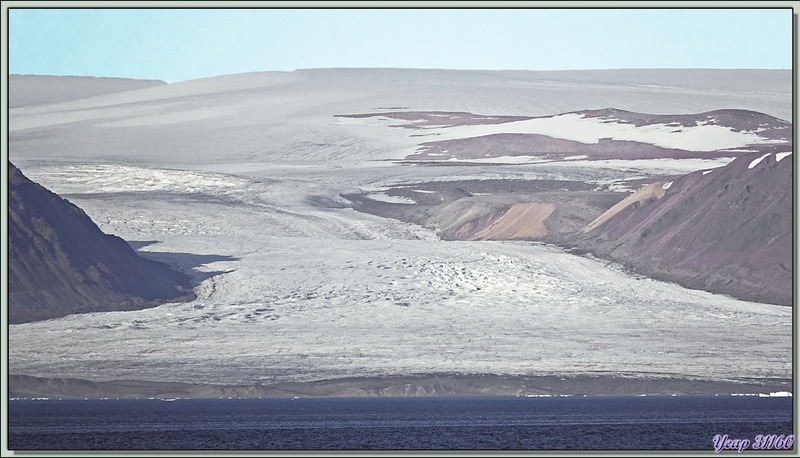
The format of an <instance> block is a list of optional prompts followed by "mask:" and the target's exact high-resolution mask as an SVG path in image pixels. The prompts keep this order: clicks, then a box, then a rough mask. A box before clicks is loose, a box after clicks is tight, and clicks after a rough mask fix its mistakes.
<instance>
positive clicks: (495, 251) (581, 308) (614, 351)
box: [9, 71, 792, 385]
mask: <svg viewBox="0 0 800 458" xmlns="http://www.w3.org/2000/svg"><path fill="white" fill-rule="evenodd" d="M387 72H388V71H387ZM387 72H379V73H378V74H377V76H376V75H371V76H370V75H365V74H362V73H358V72H357V71H352V72H346V71H339V72H336V71H331V72H329V73H327V74H326V73H325V72H323V71H307V72H290V73H285V74H283V73H281V74H269V73H267V74H245V75H235V76H230V77H221V78H212V79H208V80H198V81H190V82H184V83H173V84H170V85H166V86H161V87H156V88H151V89H145V90H139V91H132V92H127V93H120V94H112V95H108V96H101V97H95V98H92V99H85V100H82V101H75V102H68V103H63V104H58V105H46V106H37V107H23V108H17V109H13V110H11V116H10V129H11V143H10V159H11V161H12V162H14V163H15V164H16V165H18V166H19V167H20V168H21V170H22V171H23V173H25V174H26V175H27V176H28V177H30V178H31V179H32V180H34V181H37V182H39V183H40V184H42V185H43V186H45V187H47V188H48V189H50V190H52V191H54V192H56V193H59V194H60V195H61V196H62V197H65V198H67V199H69V200H70V201H71V202H73V203H75V204H76V205H78V206H80V207H81V208H82V209H84V210H85V211H86V213H87V214H88V215H89V216H90V217H91V218H92V219H93V220H94V221H95V222H96V223H97V224H98V226H99V227H100V228H101V229H102V230H103V231H105V232H107V233H112V234H115V235H118V236H120V237H122V238H124V239H125V240H127V241H129V243H131V245H132V246H134V248H136V249H138V250H139V252H140V253H141V254H142V255H143V256H145V257H148V258H151V259H156V260H159V261H162V262H165V263H167V264H170V265H172V266H174V267H176V268H177V269H180V270H183V271H186V272H188V273H190V274H191V275H193V276H194V278H195V279H196V280H197V281H198V283H199V284H198V286H197V294H198V299H197V300H196V301H193V302H189V303H171V304H164V305H161V306H159V307H155V308H152V309H147V310H140V311H131V312H108V313H91V314H82V315H73V316H68V317H65V318H60V319H54V320H48V321H43V322H38V323H28V324H18V325H12V326H10V332H9V368H10V372H11V373H12V374H28V375H34V376H43V377H74V378H83V379H90V380H98V381H101V380H119V379H140V380H158V381H184V382H202V383H219V384H231V385H245V384H255V383H269V382H277V381H313V380H324V379H331V378H338V377H358V376H382V375H407V374H423V373H442V372H447V373H464V374H481V373H487V374H520V375H558V374H574V375H577V374H592V373H603V374H611V375H615V374H620V375H628V376H630V375H634V376H642V377H656V376H670V377H686V378H697V379H707V380H733V381H737V380H748V379H760V378H790V377H791V363H792V311H791V308H789V307H780V306H774V305H770V304H759V303H752V302H745V301H740V300H736V299H732V298H729V297H725V296H721V295H715V294H711V293H707V292H704V291H696V290H689V289H685V288H682V287H680V286H677V285H674V284H669V283H664V282H658V281H654V280H651V279H647V278H642V277H637V276H633V275H630V274H627V273H625V272H624V271H622V270H621V269H619V268H617V267H615V266H613V265H609V264H608V263H607V262H605V261H602V260H596V259H591V258H587V257H579V256H575V255H572V254H569V253H566V252H564V251H563V250H561V249H558V248H556V247H552V246H545V245H542V244H539V243H535V242H521V241H515V242H487V241H479V242H457V241H442V240H439V239H438V237H437V235H436V234H435V232H434V231H432V230H430V229H426V228H422V227H419V226H415V225H411V224H407V223H403V222H400V221H396V220H391V219H384V218H380V217H377V216H372V215H369V214H365V213H359V212H356V211H355V210H353V209H352V208H348V206H347V205H348V203H347V201H346V200H344V199H343V198H342V197H340V194H343V193H344V194H346V193H356V192H366V193H372V194H371V195H372V196H374V199H376V200H381V199H384V200H385V199H387V198H391V199H395V200H392V202H396V203H398V204H403V202H404V201H403V200H402V199H399V200H397V197H392V196H387V195H386V194H382V193H383V191H385V190H386V189H387V188H388V187H389V186H390V185H395V184H402V183H415V182H423V181H426V182H427V181H447V180H475V179H489V178H493V179H497V178H509V179H511V178H513V179H556V180H558V179H561V180H581V181H586V182H591V183H595V184H596V185H597V186H598V188H599V189H612V190H619V189H625V186H624V185H625V181H626V180H630V179H634V178H642V177H647V176H650V175H652V176H656V175H664V174H679V173H687V172H690V171H694V170H700V169H708V168H712V167H716V166H720V165H723V164H724V163H726V160H725V159H724V158H723V159H719V158H716V159H708V160H703V159H692V160H684V161H680V160H664V161H659V160H643V161H625V160H618V161H595V162H591V161H583V160H581V159H580V158H576V160H570V161H564V162H559V163H549V162H537V161H532V162H530V163H525V162H524V161H523V162H522V163H509V164H505V165H503V164H498V163H497V162H498V161H493V162H494V163H492V164H484V165H480V166H476V165H452V166H446V167H445V166H440V167H423V166H417V165H412V164H403V163H399V162H397V161H399V160H401V159H403V158H404V157H405V156H406V155H408V154H412V153H413V152H414V151H415V150H416V148H417V147H418V145H419V144H420V143H422V142H424V141H431V140H432V139H443V138H464V137H469V136H473V135H484V134H485V133H486V132H487V131H488V130H491V131H492V132H506V131H509V130H508V129H506V130H503V126H502V124H501V125H494V126H488V127H487V126H485V125H477V126H459V127H458V128H457V130H447V129H446V128H441V129H439V130H437V129H430V130H426V131H425V132H424V136H418V135H419V134H420V132H419V131H416V130H414V129H407V128H402V127H393V125H394V124H397V123H396V122H395V121H393V120H385V119H384V120H381V119H375V118H367V119H350V118H337V117H335V115H339V114H352V113H368V112H372V111H380V110H378V109H379V108H380V107H398V106H400V107H409V108H411V109H416V110H448V111H468V112H471V113H479V114H484V115H501V114H502V115H526V116H544V115H555V114H559V113H566V112H568V111H570V110H581V109H587V108H603V107H616V108H621V109H628V110H636V111H639V112H651V113H697V112H701V111H709V110H714V109H720V108H745V109H753V110H757V111H762V112H764V113H767V114H771V115H773V116H778V117H782V119H791V118H790V113H791V92H789V93H788V95H787V93H786V92H782V91H781V90H778V89H770V87H768V86H764V85H761V86H760V85H759V82H758V81H751V80H747V79H742V81H738V82H735V83H736V84H733V83H730V85H731V86H733V87H716V88H714V90H708V87H713V84H714V81H713V78H708V79H703V78H699V79H698V77H697V75H683V76H681V75H680V74H677V73H676V74H674V75H673V74H669V75H667V76H658V75H653V74H643V76H642V75H639V74H626V73H624V72H622V73H602V72H600V73H597V74H595V76H594V79H592V78H590V77H589V76H584V77H581V78H580V79H579V80H574V81H571V80H570V79H569V78H567V77H566V76H565V75H549V74H548V75H544V76H542V75H536V74H535V73H534V74H530V75H529V74H525V75H516V74H514V75H512V76H513V78H512V77H511V76H508V75H506V76H507V77H506V78H505V79H504V78H502V76H503V75H505V74H503V73H502V72H500V73H496V72H485V74H484V73H480V72H473V73H470V72H438V74H433V73H432V74H429V75H423V74H421V73H420V74H418V73H414V72H410V73H400V74H397V75H388V74H387ZM397 72H400V71H397ZM434 73H437V72H434ZM512 73H513V72H512ZM431 75H432V76H433V78H431ZM567 76H569V75H567ZM396 78H399V81H401V82H402V83H401V84H397V83H396V82H395V81H398V80H397V79H396ZM559 78H560V79H559ZM659 78H660V79H659ZM698 81H699V82H698ZM645 83H648V85H645ZM704 85H705V86H704ZM758 87H760V88H761V89H760V91H761V92H758V91H756V92H755V93H754V92H753V91H755V89H752V88H758ZM476 88H483V90H475V89H476ZM742 88H745V89H747V88H750V89H752V90H742ZM787 97H788V99H787ZM567 121H568V120H567V119H561V120H560V123H556V124H553V125H551V126H548V125H547V124H546V123H545V122H539V123H538V124H537V123H531V122H529V123H528V124H526V125H521V126H520V125H519V124H517V125H515V126H513V127H514V128H525V129H532V128H533V127H535V129H537V130H536V132H538V133H545V134H551V135H554V136H557V135H559V132H570V128H569V127H568V126H567V127H565V126H564V124H563V123H564V122H567ZM576 122H580V121H579V120H576ZM532 126H533V127H532ZM506 127H508V126H506ZM573 127H575V126H573ZM594 127H596V128H598V129H601V130H602V129H605V128H606V127H608V126H594ZM700 127H701V126H700ZM709 127H712V126H709ZM470 129H472V130H470ZM565 129H566V130H565ZM583 132H584V133H585V134H586V135H588V136H592V135H594V136H595V137H597V138H600V137H598V136H597V135H595V133H592V132H589V131H587V130H583ZM619 132H621V133H618V135H628V134H627V133H625V132H623V131H622V130H619ZM718 133H719V132H718ZM640 134H641V133H636V134H635V135H637V137H635V139H636V140H638V141H644V140H646V139H644V140H643V137H641V136H639V135H640ZM437 135H438V137H437ZM561 135H566V134H563V133H562V134H561ZM603 135H605V134H603ZM630 135H634V134H630ZM654 135H655V137H654V140H652V141H653V142H661V143H663V144H669V142H670V141H672V140H675V141H680V142H682V143H680V145H681V147H685V146H686V144H687V143H686V142H691V138H689V137H686V136H684V137H681V138H680V139H678V138H677V137H676V138H671V137H669V135H668V133H665V132H662V131H659V132H655V133H654ZM700 138H703V139H705V140H704V141H718V142H725V143H724V144H725V147H736V146H738V145H744V143H741V142H746V141H749V140H752V139H749V138H748V139H743V138H739V139H737V138H735V136H731V135H728V134H726V133H720V136H718V137H713V136H708V135H707V136H701V137H700ZM586 141H591V140H590V139H587V140H586ZM737 141H738V142H739V143H737ZM665 142H666V143H665ZM673 144H674V143H673ZM512 162H513V161H512Z"/></svg>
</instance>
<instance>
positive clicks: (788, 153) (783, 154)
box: [775, 151, 792, 162]
mask: <svg viewBox="0 0 800 458" xmlns="http://www.w3.org/2000/svg"><path fill="white" fill-rule="evenodd" d="M791 155H792V152H791V151H787V152H785V153H776V154H775V162H780V161H781V159H783V158H785V157H786V156H791Z"/></svg>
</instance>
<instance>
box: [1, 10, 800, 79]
mask: <svg viewBox="0 0 800 458" xmlns="http://www.w3.org/2000/svg"><path fill="white" fill-rule="evenodd" d="M187 5H191V3H190V2H189V3H187ZM8 18H9V19H8V20H9V29H8V31H9V38H8V40H9V41H8V46H9V48H8V58H9V72H10V73H17V74H40V75H78V76H105V77H124V78H140V79H160V80H165V81H169V82H173V81H183V80H189V79H197V78H204V77H211V76H220V75H226V74H233V73H243V72H254V71H291V70H295V69H302V68H334V67H335V68H342V67H359V68H364V67H383V68H438V69H475V70H588V69H616V68H769V69H791V68H792V52H793V51H792V10H791V9H788V8H783V9H732V8H727V9H726V8H717V9H694V8H680V9H644V8H632V9H631V8H627V9H611V8H607V9H581V8H578V9H574V8H573V9H534V8H527V9H518V8H517V9H493V8H482V9H481V8H479V9H464V8H445V9H421V8H413V9H385V8H373V9H363V8H361V9H344V8H333V9H299V8H296V9H273V8H263V9H196V8H195V9H193V8H186V9H131V8H117V9H63V8H62V9H36V8H32V9H22V8H15V7H13V5H12V7H11V8H10V9H9V16H8Z"/></svg>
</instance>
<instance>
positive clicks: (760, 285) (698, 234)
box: [579, 153, 793, 305]
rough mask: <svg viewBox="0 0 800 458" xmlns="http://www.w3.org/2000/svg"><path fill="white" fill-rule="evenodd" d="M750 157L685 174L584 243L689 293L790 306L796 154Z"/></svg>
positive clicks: (606, 223) (622, 213) (619, 215)
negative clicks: (700, 291)
mask: <svg viewBox="0 0 800 458" xmlns="http://www.w3.org/2000/svg"><path fill="white" fill-rule="evenodd" d="M763 155H764V154H763V153H757V154H748V155H744V156H742V157H739V158H738V159H736V160H734V161H732V162H731V163H730V164H728V165H726V166H725V167H721V168H719V169H715V170H713V171H711V172H706V173H704V172H702V171H698V172H694V173H691V174H689V175H686V176H683V177H681V178H680V179H678V180H675V182H674V183H672V185H671V186H670V187H669V188H668V189H667V191H666V192H665V194H664V196H663V197H662V198H660V199H657V200H654V201H652V202H650V203H649V204H645V205H642V206H638V207H637V208H628V209H626V210H625V211H623V212H620V213H618V214H617V215H615V216H614V217H612V218H611V219H609V220H608V221H606V222H605V223H603V224H602V225H600V226H598V227H596V228H595V229H593V230H591V231H589V233H588V234H586V239H585V240H583V241H582V242H581V243H580V244H579V245H581V246H582V247H585V248H587V249H589V250H590V251H593V252H594V253H596V254H598V255H600V256H602V257H607V258H611V259H613V260H616V261H619V262H622V263H624V264H627V265H629V266H630V267H632V268H633V269H634V270H635V271H637V272H639V273H642V274H645V275H649V276H653V277H655V278H660V279H664V280H669V281H675V282H677V283H680V284H682V285H684V286H688V287H690V288H698V289H704V290H708V291H713V292H718V293H723V294H729V295H732V296H735V297H739V298H742V299H746V300H753V301H758V302H766V303H774V304H781V305H792V281H793V278H792V248H793V247H792V217H793V215H792V168H793V167H792V159H793V158H792V155H788V156H785V157H782V158H781V160H780V161H778V160H777V157H776V154H769V155H767V156H766V157H764V158H763V159H762V160H761V161H760V162H758V163H757V164H755V165H754V166H753V167H750V165H751V164H753V162H754V160H755V159H758V158H760V157H762V156H763Z"/></svg>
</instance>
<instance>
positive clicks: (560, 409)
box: [9, 396, 793, 451]
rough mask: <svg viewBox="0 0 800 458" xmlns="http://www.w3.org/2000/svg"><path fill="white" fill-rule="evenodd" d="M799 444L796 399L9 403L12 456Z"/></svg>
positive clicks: (409, 399) (645, 448)
mask: <svg viewBox="0 0 800 458" xmlns="http://www.w3.org/2000/svg"><path fill="white" fill-rule="evenodd" d="M770 434H775V435H786V436H788V435H790V434H793V430H792V400H791V398H758V397H733V396H724V397H693V396H686V397H682V396H678V397H586V398H584V397H576V398H571V397H568V398H496V397H495V398H463V397H462V398H327V399H324V398H322V399H178V400H174V402H164V401H162V400H158V399H152V400H89V401H80V400H78V401H55V400H50V401H22V400H15V401H11V402H10V429H9V448H10V449H11V450H68V449H72V450H75V449H83V450H143V449H151V450H153V449H155V450H234V449H235V450H310V449H316V450H325V449H340V450H366V449H369V450H398V449H404V450H432V449H442V450H447V449H473V450H498V449H507V450H709V451H710V450H712V449H713V448H714V442H713V440H714V437H715V436H717V435H727V436H728V437H730V438H739V439H749V440H750V441H751V442H752V441H753V439H754V438H755V437H756V436H758V435H770Z"/></svg>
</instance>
